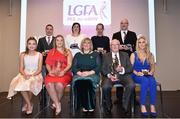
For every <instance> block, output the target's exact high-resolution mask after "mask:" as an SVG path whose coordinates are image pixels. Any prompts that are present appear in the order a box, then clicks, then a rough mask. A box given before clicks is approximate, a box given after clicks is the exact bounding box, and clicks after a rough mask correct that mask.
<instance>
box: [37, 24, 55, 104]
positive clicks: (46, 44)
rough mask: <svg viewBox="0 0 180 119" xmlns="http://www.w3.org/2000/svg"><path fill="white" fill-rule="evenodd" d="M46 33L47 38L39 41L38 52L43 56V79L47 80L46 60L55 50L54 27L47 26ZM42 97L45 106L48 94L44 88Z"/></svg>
mask: <svg viewBox="0 0 180 119" xmlns="http://www.w3.org/2000/svg"><path fill="white" fill-rule="evenodd" d="M45 32H46V36H44V37H42V38H40V39H39V40H38V46H37V51H39V52H41V53H42V55H43V66H42V75H43V78H45V76H46V74H47V69H46V64H45V60H46V57H47V54H48V52H49V50H50V49H52V48H53V40H54V37H53V25H51V24H47V25H46V27H45ZM41 97H42V98H41V104H43V105H44V104H46V98H47V94H46V89H45V88H43V91H42V92H41Z"/></svg>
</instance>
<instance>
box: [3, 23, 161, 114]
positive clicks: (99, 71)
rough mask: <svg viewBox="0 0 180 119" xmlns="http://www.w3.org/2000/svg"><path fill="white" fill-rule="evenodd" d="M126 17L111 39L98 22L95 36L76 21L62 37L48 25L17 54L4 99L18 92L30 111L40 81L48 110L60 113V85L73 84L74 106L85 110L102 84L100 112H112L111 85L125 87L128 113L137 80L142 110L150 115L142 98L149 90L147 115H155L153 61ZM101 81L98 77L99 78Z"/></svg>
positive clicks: (91, 106)
mask: <svg viewBox="0 0 180 119" xmlns="http://www.w3.org/2000/svg"><path fill="white" fill-rule="evenodd" d="M128 25H129V23H128V20H127V19H123V20H122V21H120V31H119V32H117V33H114V34H113V37H112V40H111V41H110V39H109V38H108V37H107V36H104V34H103V31H104V25H103V24H102V23H99V24H97V26H96V31H97V35H96V36H93V37H91V39H90V38H88V37H86V35H84V34H82V33H81V26H80V24H79V23H77V22H75V23H73V25H72V33H71V34H69V35H67V36H66V37H65V38H64V37H63V36H62V35H57V36H56V37H54V36H53V30H54V28H53V26H52V25H51V24H48V25H46V27H45V31H46V36H45V37H42V38H40V39H39V40H38V42H37V41H36V39H35V38H34V37H29V38H28V39H27V44H26V51H25V52H23V53H21V54H20V64H19V74H18V75H17V76H16V77H15V78H13V80H12V81H11V84H10V87H9V93H8V96H7V98H9V99H11V97H13V96H14V95H15V94H16V93H17V92H20V93H21V95H22V97H23V100H24V101H23V102H24V103H23V106H22V112H25V113H26V114H31V113H32V111H33V102H32V97H33V95H36V96H37V95H38V94H39V93H40V92H41V89H42V87H43V86H42V85H43V83H44V84H45V87H46V90H47V92H48V94H49V96H50V98H51V100H52V104H51V108H52V109H54V110H55V114H56V115H58V114H59V113H60V112H61V99H62V97H63V93H64V89H65V87H66V86H67V85H68V84H71V92H72V94H73V96H74V104H75V105H74V108H75V109H76V110H77V109H82V111H83V112H93V111H94V109H95V104H96V102H95V97H96V94H95V90H96V88H97V84H99V83H100V82H101V86H102V94H103V99H102V101H103V109H104V113H108V114H110V113H111V109H112V100H111V89H112V86H113V85H114V84H122V85H123V86H124V88H125V90H124V93H123V97H122V105H123V109H124V110H125V111H128V107H129V102H130V99H131V96H132V94H133V93H134V88H135V83H139V84H140V85H141V86H140V87H141V88H140V105H141V114H142V115H144V116H147V115H148V112H147V110H146V96H147V92H148V90H149V91H150V114H151V115H152V116H156V115H157V113H156V110H155V102H156V80H155V78H154V76H153V74H154V71H155V62H154V57H153V54H152V53H151V52H150V50H149V43H148V40H147V39H146V38H145V37H144V36H140V37H138V38H137V37H136V34H135V32H132V31H130V30H128ZM100 80H101V81H100Z"/></svg>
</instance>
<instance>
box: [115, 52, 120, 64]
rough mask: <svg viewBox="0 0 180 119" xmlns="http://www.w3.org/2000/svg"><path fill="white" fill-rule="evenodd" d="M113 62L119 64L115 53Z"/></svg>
mask: <svg viewBox="0 0 180 119" xmlns="http://www.w3.org/2000/svg"><path fill="white" fill-rule="evenodd" d="M115 63H116V64H119V60H118V57H117V54H115Z"/></svg>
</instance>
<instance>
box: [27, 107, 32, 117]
mask: <svg viewBox="0 0 180 119" xmlns="http://www.w3.org/2000/svg"><path fill="white" fill-rule="evenodd" d="M32 111H33V105H31V107H30V109H29V110H27V111H26V114H27V115H30V114H32Z"/></svg>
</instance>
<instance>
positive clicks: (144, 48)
mask: <svg viewBox="0 0 180 119" xmlns="http://www.w3.org/2000/svg"><path fill="white" fill-rule="evenodd" d="M130 60H131V63H132V65H133V74H132V78H133V80H134V82H135V83H138V84H140V87H141V89H140V90H141V91H140V104H141V114H142V116H148V112H147V110H146V106H145V105H146V96H147V92H148V90H149V92H150V115H151V116H153V117H156V116H157V113H156V110H155V103H156V80H155V78H154V76H153V74H154V71H155V62H154V57H153V54H152V53H151V52H150V49H149V44H148V41H147V39H146V38H145V37H144V36H142V35H141V36H139V38H138V39H137V42H136V51H135V52H134V53H132V54H131V57H130Z"/></svg>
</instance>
